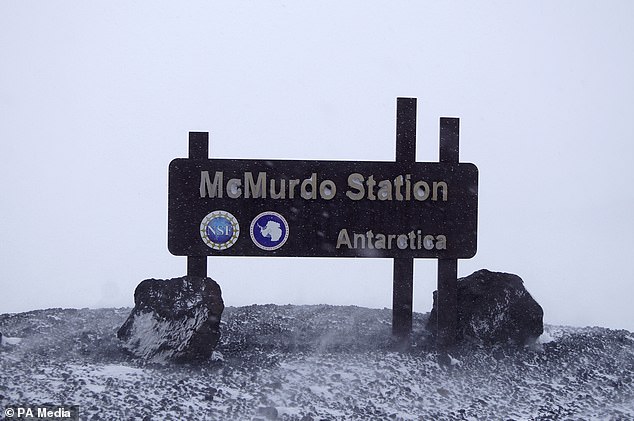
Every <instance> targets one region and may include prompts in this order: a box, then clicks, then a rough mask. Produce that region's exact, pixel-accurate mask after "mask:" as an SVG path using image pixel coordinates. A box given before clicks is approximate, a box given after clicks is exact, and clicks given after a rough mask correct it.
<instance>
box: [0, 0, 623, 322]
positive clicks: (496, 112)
mask: <svg viewBox="0 0 634 421" xmlns="http://www.w3.org/2000/svg"><path fill="white" fill-rule="evenodd" d="M632 22H634V2H631V1H578V0H575V1H516V2H498V1H484V2H469V1H465V2H460V1H450V2H418V1H408V2H404V1H390V2H368V1H339V0H338V1H289V2H286V1H283V2H282V1H232V2H210V1H203V2H193V1H192V2H185V3H183V2H129V1H107V2H106V1H91V2H85V1H60V2H48V1H38V2H36V1H23V0H20V1H7V0H2V1H0V156H1V157H2V159H3V163H2V165H1V166H0V192H1V196H0V256H1V257H0V259H1V263H0V313H6V312H21V311H27V310H32V309H40V308H48V307H112V306H132V305H133V292H134V288H135V287H136V285H137V284H138V283H139V282H140V281H142V280H143V279H146V278H151V277H156V278H170V277H176V276H181V275H183V274H184V273H185V258H184V257H176V256H172V255H171V254H169V252H168V250H167V169H168V164H169V162H170V161H171V160H172V159H173V158H176V157H186V156H187V136H188V132H189V131H209V132H210V139H211V146H210V152H211V155H212V156H213V157H219V158H256V159H266V158H271V159H323V160H393V159H394V154H395V110H396V98H397V97H398V96H411V97H417V98H418V150H417V159H418V160H419V161H436V160H437V159H438V120H439V118H440V117H441V116H452V117H460V123H461V135H460V160H461V161H464V162H472V163H474V164H476V165H477V166H478V168H479V170H480V179H479V234H478V253H477V255H476V256H475V257H474V258H473V259H470V260H460V261H459V276H466V275H468V274H470V273H472V272H473V271H475V270H477V269H480V268H488V269H490V270H497V271H505V272H512V273H516V274H518V275H519V276H521V277H522V278H523V279H524V283H525V286H526V287H527V289H528V290H529V291H530V292H531V293H532V295H533V296H534V297H535V298H536V299H537V301H538V302H539V303H540V304H541V305H542V307H543V308H544V312H545V321H546V322H547V323H554V324H567V325H576V326H584V325H600V326H606V327H613V328H626V329H629V330H634V306H632V304H631V302H632V296H633V293H634V286H633V282H634V276H633V275H632V273H633V265H632V258H633V257H634V240H633V239H634V219H633V218H632V215H634V188H633V187H632V183H633V182H634V168H633V166H632V160H633V159H634V135H633V131H632V112H633V111H634V78H633V77H632V75H634V49H633V48H632V40H634V25H632ZM209 274H210V276H212V277H213V278H214V279H216V280H217V281H218V282H219V284H220V286H221V287H222V290H223V298H224V300H225V303H226V305H234V306H237V305H248V304H253V303H259V304H265V303H279V304H287V303H291V304H317V303H327V304H354V305H360V306H367V307H378V308H382V307H391V300H392V291H391V290H392V262H391V260H389V259H356V260H355V259H336V260H335V259H333V260H327V259H290V258H289V259H282V258H270V259H266V258H257V259H256V258H210V259H209ZM435 288H436V262H435V261H434V260H418V261H416V265H415V290H414V294H415V295H414V305H415V310H416V311H422V312H426V311H429V309H430V308H431V296H432V291H433V290H434V289H435Z"/></svg>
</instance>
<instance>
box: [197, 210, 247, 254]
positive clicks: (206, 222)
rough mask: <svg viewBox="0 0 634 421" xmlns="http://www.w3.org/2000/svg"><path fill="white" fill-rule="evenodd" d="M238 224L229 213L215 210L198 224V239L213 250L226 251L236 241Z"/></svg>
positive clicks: (238, 229) (238, 230)
mask: <svg viewBox="0 0 634 421" xmlns="http://www.w3.org/2000/svg"><path fill="white" fill-rule="evenodd" d="M239 235H240V224H238V220H237V219H236V217H235V216H233V215H232V214H230V213H229V212H226V211H222V210H216V211H213V212H211V213H209V214H208V215H207V216H205V218H204V219H203V221H202V222H201V223H200V237H201V238H202V239H203V241H204V242H205V244H207V245H208V246H209V247H211V248H212V249H214V250H226V249H228V248H229V247H231V246H232V245H234V244H235V243H236V241H238V236H239Z"/></svg>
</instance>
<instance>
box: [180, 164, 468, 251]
mask: <svg viewBox="0 0 634 421" xmlns="http://www.w3.org/2000/svg"><path fill="white" fill-rule="evenodd" d="M477 183H478V171H477V168H476V167H475V165H473V164H466V163H465V164H453V163H418V162H414V163H409V164H405V165H403V164H400V163H397V162H361V161H356V162H353V161H280V160H243V159H175V160H173V161H172V162H171V164H170V168H169V216H168V220H169V224H168V225H169V228H168V230H169V236H168V248H169V250H170V252H171V253H172V254H174V255H179V256H204V255H208V256H284V257H371V258H381V257H390V258H400V257H407V258H453V259H457V258H470V257H473V255H474V254H475V252H476V238H477V205H478V198H477V190H478V184H477ZM214 212H215V213H214ZM266 212H272V214H271V215H273V216H275V215H277V216H275V217H274V218H273V217H271V218H262V217H260V220H259V221H258V220H256V218H258V215H262V214H265V213H266ZM209 215H211V216H209ZM214 218H215V219H220V220H219V221H217V222H216V226H213V225H210V224H213V220H214ZM223 220H224V221H226V222H224V221H223ZM204 221H206V223H204ZM201 224H202V227H201ZM262 232H264V234H265V236H266V237H267V239H266V240H263V239H262ZM230 234H233V235H230ZM274 240H275V241H274ZM282 241H283V242H284V243H283V244H281V245H280V243H281V242H282ZM263 243H266V244H263ZM277 245H280V246H279V247H277V248H276V247H275V246H277Z"/></svg>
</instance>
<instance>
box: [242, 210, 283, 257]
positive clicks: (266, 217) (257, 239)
mask: <svg viewBox="0 0 634 421" xmlns="http://www.w3.org/2000/svg"><path fill="white" fill-rule="evenodd" d="M288 234H289V230H288V222H286V219H284V217H283V216H282V215H280V214H279V213H277V212H271V211H269V212H262V213H261V214H259V215H258V216H256V217H255V218H253V221H252V222H251V239H252V240H253V242H254V243H255V245H256V246H258V247H259V248H261V249H262V250H269V251H271V250H277V249H278V248H280V247H282V246H283V245H284V243H286V240H287V239H288Z"/></svg>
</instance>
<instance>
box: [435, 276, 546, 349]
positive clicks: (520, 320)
mask: <svg viewBox="0 0 634 421" xmlns="http://www.w3.org/2000/svg"><path fill="white" fill-rule="evenodd" d="M436 314H437V291H434V304H433V308H432V310H431V314H430V317H429V321H428V322H427V330H428V331H430V332H431V333H432V336H434V337H435V336H436V333H437V332H436V330H437V326H436ZM543 317H544V311H543V310H542V308H541V306H540V305H539V304H538V303H537V301H535V300H534V299H533V297H531V295H530V294H529V293H528V291H527V290H526V288H524V282H523V281H522V278H520V277H519V276H517V275H513V274H509V273H502V272H490V271H488V270H486V269H482V270H479V271H477V272H474V273H472V274H471V275H469V276H467V277H466V278H460V279H458V326H457V338H456V339H457V341H458V342H464V341H469V342H475V343H479V344H482V345H494V344H515V345H526V344H530V343H532V342H534V341H535V339H537V338H538V337H539V336H540V335H541V334H542V333H543V332H544V323H543Z"/></svg>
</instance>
